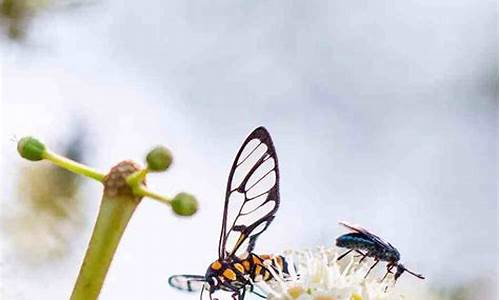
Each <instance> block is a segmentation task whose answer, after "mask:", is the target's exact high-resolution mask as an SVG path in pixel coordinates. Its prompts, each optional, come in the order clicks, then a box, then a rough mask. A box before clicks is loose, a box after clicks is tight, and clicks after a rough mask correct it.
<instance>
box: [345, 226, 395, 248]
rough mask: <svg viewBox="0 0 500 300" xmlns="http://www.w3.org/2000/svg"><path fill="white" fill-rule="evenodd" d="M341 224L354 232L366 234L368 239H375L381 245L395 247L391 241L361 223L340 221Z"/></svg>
mask: <svg viewBox="0 0 500 300" xmlns="http://www.w3.org/2000/svg"><path fill="white" fill-rule="evenodd" d="M339 224H340V225H342V226H344V227H346V228H347V229H349V230H351V231H353V232H357V233H360V234H363V235H365V236H366V237H367V238H368V239H370V240H372V241H374V242H375V243H377V244H379V245H380V246H383V247H388V248H391V249H392V248H394V247H393V246H391V245H390V244H389V243H387V242H386V241H384V240H383V239H382V238H380V237H378V236H376V235H375V234H373V233H371V232H369V231H368V230H366V229H365V228H363V227H361V226H359V225H353V224H349V223H347V222H339Z"/></svg>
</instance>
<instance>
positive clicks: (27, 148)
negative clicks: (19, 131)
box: [17, 136, 45, 161]
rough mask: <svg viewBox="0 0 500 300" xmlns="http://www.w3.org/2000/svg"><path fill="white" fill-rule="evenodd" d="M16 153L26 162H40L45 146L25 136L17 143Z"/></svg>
mask: <svg viewBox="0 0 500 300" xmlns="http://www.w3.org/2000/svg"><path fill="white" fill-rule="evenodd" d="M17 152H19V154H20V155H21V156H22V157H24V158H26V159H27V160H32V161H37V160H42V159H43V154H44V153H45V145H44V144H42V143H41V142H40V141H39V140H37V139H35V138H34V137H31V136H26V137H23V138H22V139H21V140H20V141H19V142H18V143H17Z"/></svg>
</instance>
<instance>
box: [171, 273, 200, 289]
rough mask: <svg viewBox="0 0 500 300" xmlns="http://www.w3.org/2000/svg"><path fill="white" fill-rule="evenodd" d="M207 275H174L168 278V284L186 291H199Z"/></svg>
mask: <svg viewBox="0 0 500 300" xmlns="http://www.w3.org/2000/svg"><path fill="white" fill-rule="evenodd" d="M205 282H206V281H205V276H202V275H184V274H183V275H173V276H170V278H168V284H169V285H170V286H171V287H174V288H176V289H179V290H181V291H186V292H197V291H200V290H201V289H202V288H203V284H205Z"/></svg>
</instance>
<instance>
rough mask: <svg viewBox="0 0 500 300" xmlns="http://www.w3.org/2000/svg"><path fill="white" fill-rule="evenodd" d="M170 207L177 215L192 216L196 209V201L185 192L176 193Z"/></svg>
mask: <svg viewBox="0 0 500 300" xmlns="http://www.w3.org/2000/svg"><path fill="white" fill-rule="evenodd" d="M171 204H172V209H173V210H174V212H175V213H176V214H177V215H179V216H192V215H193V214H194V213H195V212H196V211H197V210H198V201H197V200H196V198H195V197H194V196H193V195H190V194H187V193H179V194H177V195H176V196H175V197H174V199H173V200H172V202H171Z"/></svg>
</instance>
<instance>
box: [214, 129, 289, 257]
mask: <svg viewBox="0 0 500 300" xmlns="http://www.w3.org/2000/svg"><path fill="white" fill-rule="evenodd" d="M279 203H280V198H279V169H278V158H277V156H276V150H275V149H274V145H273V141H272V139H271V136H270V135H269V133H268V132H267V130H266V129H265V128H264V127H259V128H257V129H255V130H254V131H253V132H252V133H251V134H250V135H249V136H248V137H247V139H246V140H245V141H244V142H243V145H242V146H241V148H240V150H239V151H238V154H237V155H236V158H235V160H234V162H233V166H232V167H231V171H230V173H229V180H228V182H227V188H226V199H225V204H224V214H223V218H222V229H221V234H220V239H219V258H226V257H228V256H231V255H234V254H236V251H238V249H245V250H246V251H247V252H251V251H252V250H253V248H254V246H255V242H256V240H257V238H258V237H259V235H260V234H261V233H262V232H264V231H265V230H266V229H267V227H268V226H269V224H271V222H272V220H273V219H274V214H275V213H276V211H277V210H278V207H279ZM243 244H246V245H245V246H243V247H242V245H243Z"/></svg>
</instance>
